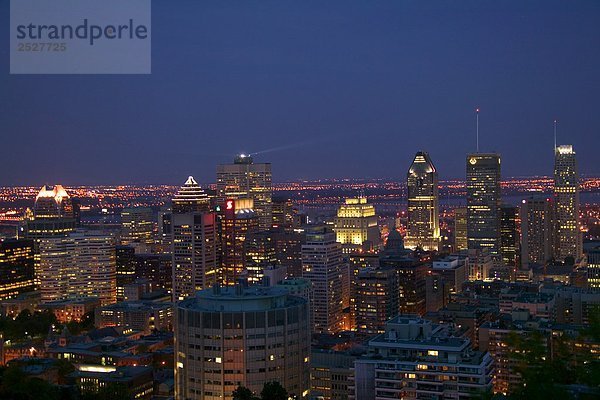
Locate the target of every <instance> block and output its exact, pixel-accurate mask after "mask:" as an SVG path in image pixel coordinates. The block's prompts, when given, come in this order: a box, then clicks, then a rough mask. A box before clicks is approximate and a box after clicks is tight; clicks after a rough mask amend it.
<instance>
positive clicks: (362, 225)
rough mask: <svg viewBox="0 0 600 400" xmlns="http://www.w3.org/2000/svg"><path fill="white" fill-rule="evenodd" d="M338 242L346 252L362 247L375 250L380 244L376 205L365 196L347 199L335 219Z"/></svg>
mask: <svg viewBox="0 0 600 400" xmlns="http://www.w3.org/2000/svg"><path fill="white" fill-rule="evenodd" d="M333 224H334V231H335V236H336V240H337V242H339V243H341V244H342V248H343V250H344V252H345V253H352V252H355V251H358V250H361V249H365V250H369V251H370V250H373V249H376V248H377V246H378V245H379V228H378V227H377V215H375V207H373V205H372V204H368V203H367V198H366V197H365V196H359V197H358V198H350V199H346V201H345V203H344V204H342V205H341V206H340V207H339V208H338V211H337V216H336V217H335V219H334V223H333Z"/></svg>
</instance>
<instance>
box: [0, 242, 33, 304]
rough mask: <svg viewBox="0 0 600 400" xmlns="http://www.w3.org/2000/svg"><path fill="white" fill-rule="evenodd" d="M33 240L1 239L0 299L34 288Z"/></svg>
mask: <svg viewBox="0 0 600 400" xmlns="http://www.w3.org/2000/svg"><path fill="white" fill-rule="evenodd" d="M33 279H34V269H33V241H32V240H21V239H14V240H12V239H6V240H0V300H4V299H9V298H11V297H16V296H18V295H19V294H21V293H24V292H30V291H33V290H34V281H33Z"/></svg>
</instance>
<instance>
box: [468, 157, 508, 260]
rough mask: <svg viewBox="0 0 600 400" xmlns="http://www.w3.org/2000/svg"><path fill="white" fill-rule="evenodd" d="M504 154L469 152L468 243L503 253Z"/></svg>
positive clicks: (471, 247) (469, 245) (491, 251)
mask: <svg viewBox="0 0 600 400" xmlns="http://www.w3.org/2000/svg"><path fill="white" fill-rule="evenodd" d="M500 200H501V199H500V155H499V154H495V153H473V154H469V155H467V244H468V248H469V249H489V251H490V254H492V255H493V256H498V255H499V254H500Z"/></svg>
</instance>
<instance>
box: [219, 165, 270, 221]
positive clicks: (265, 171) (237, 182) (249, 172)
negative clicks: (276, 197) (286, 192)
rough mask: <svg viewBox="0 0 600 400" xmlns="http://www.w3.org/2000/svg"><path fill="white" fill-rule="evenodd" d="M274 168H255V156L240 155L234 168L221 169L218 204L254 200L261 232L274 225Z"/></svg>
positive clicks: (231, 166)
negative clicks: (272, 170) (228, 201)
mask: <svg viewBox="0 0 600 400" xmlns="http://www.w3.org/2000/svg"><path fill="white" fill-rule="evenodd" d="M271 179H272V178H271V164H270V163H262V164H255V163H254V160H253V159H252V157H251V156H247V155H244V154H242V155H239V156H237V157H236V158H235V160H234V162H233V164H222V165H218V166H217V202H218V204H219V205H223V204H225V201H226V200H235V199H241V198H251V199H252V200H253V201H254V211H255V212H256V214H257V215H258V220H259V227H260V229H261V230H264V229H269V228H271V226H272V225H273V216H272V203H271V201H272V195H273V184H272V182H271Z"/></svg>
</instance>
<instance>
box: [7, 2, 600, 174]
mask: <svg viewBox="0 0 600 400" xmlns="http://www.w3.org/2000/svg"><path fill="white" fill-rule="evenodd" d="M8 14H9V2H8V0H0V26H1V27H2V32H3V36H4V40H3V44H2V47H0V50H1V52H0V65H1V68H2V71H1V72H0V132H1V135H2V142H1V143H2V144H1V148H2V152H1V157H0V185H29V184H32V185H39V184H43V183H63V184H67V185H73V184H115V183H174V184H179V183H183V182H184V181H185V178H186V177H187V175H189V174H192V175H194V176H196V178H197V179H198V180H199V181H201V182H205V183H206V182H213V181H214V179H215V165H216V164H218V163H223V162H230V161H232V159H233V155H234V154H235V153H237V152H259V151H264V150H269V149H278V150H275V151H271V152H264V153H262V154H257V155H256V156H255V160H256V161H257V162H272V163H273V175H274V180H275V181H284V180H288V179H296V178H307V179H315V178H331V177H348V178H374V177H377V178H397V179H402V180H404V179H405V174H406V171H407V169H408V167H409V165H410V163H411V161H412V158H413V156H414V153H415V152H416V151H418V150H425V151H428V152H429V153H430V154H431V157H432V159H433V161H434V163H435V164H436V166H437V168H438V171H439V173H440V178H441V179H444V178H464V175H465V165H464V164H465V154H466V153H467V152H469V151H474V149H475V123H474V109H475V107H477V106H479V107H480V108H481V114H480V143H481V150H482V151H498V152H500V153H501V154H502V156H503V160H502V161H503V162H502V169H503V171H502V173H503V176H505V177H506V176H525V175H535V174H546V175H548V174H551V173H552V163H553V152H552V146H553V136H552V121H553V119H554V118H557V119H558V120H559V128H558V137H559V142H560V143H571V144H573V145H574V146H575V150H576V151H577V154H578V159H579V166H580V172H581V173H582V174H600V166H599V165H598V161H597V160H598V150H599V149H600V2H599V1H595V0H590V1H566V0H565V1H560V2H558V1H548V0H543V1H525V2H524V1H522V0H518V1H465V0H461V1H451V2H448V1H402V0H390V1H367V0H363V1H347V0H344V1H331V0H328V1H305V0H296V1H281V0H276V1H210V2H209V1H204V0H202V1H198V0H174V1H167V0H160V1H158V0H157V1H153V3H152V17H153V20H152V75H147V76H143V75H120V76H110V75H82V76H68V75H63V76H60V75H56V76H52V75H38V76H34V75H9V74H8V71H9V60H8V56H9V52H8V34H9V32H8V24H9V15H8ZM560 143H559V144H560Z"/></svg>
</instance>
